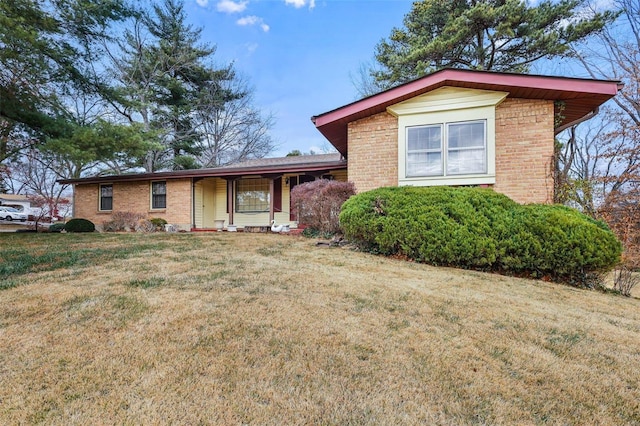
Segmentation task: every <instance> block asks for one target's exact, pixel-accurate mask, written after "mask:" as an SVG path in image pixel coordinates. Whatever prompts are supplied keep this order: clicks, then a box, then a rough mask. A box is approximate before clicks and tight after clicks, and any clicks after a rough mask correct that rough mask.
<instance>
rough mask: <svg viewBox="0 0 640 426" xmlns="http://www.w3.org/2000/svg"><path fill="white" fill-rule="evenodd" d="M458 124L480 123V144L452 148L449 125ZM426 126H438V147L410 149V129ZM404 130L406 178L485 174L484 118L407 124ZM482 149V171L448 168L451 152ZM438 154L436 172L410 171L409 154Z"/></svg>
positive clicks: (485, 144) (485, 125) (485, 130)
mask: <svg viewBox="0 0 640 426" xmlns="http://www.w3.org/2000/svg"><path fill="white" fill-rule="evenodd" d="M460 124H482V133H483V134H482V146H481V147H480V146H476V147H465V148H452V147H451V146H450V142H451V140H450V135H451V130H450V129H451V126H455V125H460ZM428 128H438V129H440V146H439V148H437V149H436V148H422V149H415V150H412V149H410V146H409V132H410V131H411V130H419V129H428ZM405 131H406V144H407V146H406V150H407V155H406V157H405V161H406V165H405V167H406V170H407V171H406V177H408V178H421V177H431V176H443V177H444V176H465V175H478V174H486V173H487V122H486V120H472V121H457V122H451V123H438V124H428V125H422V126H408V127H406V128H405ZM480 149H482V152H483V153H482V155H483V157H484V158H483V161H482V171H479V172H474V173H465V172H454V171H451V170H450V165H451V163H452V162H450V161H449V159H450V157H451V156H452V155H451V153H452V152H462V151H472V150H480ZM434 153H438V154H440V169H439V171H438V172H437V173H422V174H420V173H411V172H410V169H411V167H410V166H411V161H410V160H409V158H410V155H411V154H434Z"/></svg>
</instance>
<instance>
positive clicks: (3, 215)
mask: <svg viewBox="0 0 640 426" xmlns="http://www.w3.org/2000/svg"><path fill="white" fill-rule="evenodd" d="M0 219H2V220H8V221H11V220H19V221H21V222H26V221H27V214H26V213H22V212H21V211H20V210H18V209H14V208H13V207H6V206H5V207H3V206H0Z"/></svg>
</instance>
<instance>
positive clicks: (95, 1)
mask: <svg viewBox="0 0 640 426" xmlns="http://www.w3.org/2000/svg"><path fill="white" fill-rule="evenodd" d="M130 13H131V11H130V10H129V9H128V8H127V7H126V5H125V1H124V0H67V1H52V0H50V1H35V0H13V1H2V2H0V162H4V161H5V160H7V159H9V158H10V157H13V156H15V155H17V154H18V153H19V152H20V151H21V150H22V149H24V148H25V147H32V146H34V145H38V144H40V143H42V142H43V141H45V140H46V138H49V137H65V136H67V135H69V134H71V133H72V132H73V127H74V126H73V125H72V122H73V119H74V117H73V111H72V110H71V109H70V108H69V105H68V104H67V101H68V99H67V95H68V94H70V93H78V92H81V93H84V94H90V95H95V96H99V97H101V96H107V95H108V93H109V89H108V85H107V84H106V83H105V82H104V81H103V80H102V78H101V76H100V75H99V73H98V72H96V71H95V69H96V68H95V62H96V58H97V57H98V56H99V55H100V54H101V53H102V49H101V46H103V45H104V42H105V41H107V40H109V35H108V29H109V28H110V26H111V25H112V24H113V23H115V22H119V21H122V20H123V19H125V18H126V17H128V16H130Z"/></svg>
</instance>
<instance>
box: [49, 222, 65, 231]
mask: <svg viewBox="0 0 640 426" xmlns="http://www.w3.org/2000/svg"><path fill="white" fill-rule="evenodd" d="M65 225H66V223H64V222H57V223H52V224H51V225H49V232H62V231H63V230H64V227H65Z"/></svg>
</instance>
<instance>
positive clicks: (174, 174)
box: [58, 155, 347, 185]
mask: <svg viewBox="0 0 640 426" xmlns="http://www.w3.org/2000/svg"><path fill="white" fill-rule="evenodd" d="M313 157H314V156H312V155H310V156H308V158H309V162H306V163H301V162H296V163H294V164H273V165H268V166H264V165H259V166H239V167H219V168H214V169H194V170H178V171H170V172H155V173H131V174H123V175H109V176H95V177H87V178H80V179H62V180H59V181H58V182H59V183H61V184H74V185H76V184H91V183H112V182H135V181H150V180H169V179H185V178H188V179H191V178H193V179H204V178H211V177H218V178H224V179H237V178H240V177H242V176H264V177H273V176H281V175H283V174H286V173H312V174H319V173H321V172H330V171H332V170H343V169H346V168H347V162H346V160H342V159H341V160H333V161H313V160H314V159H313Z"/></svg>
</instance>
